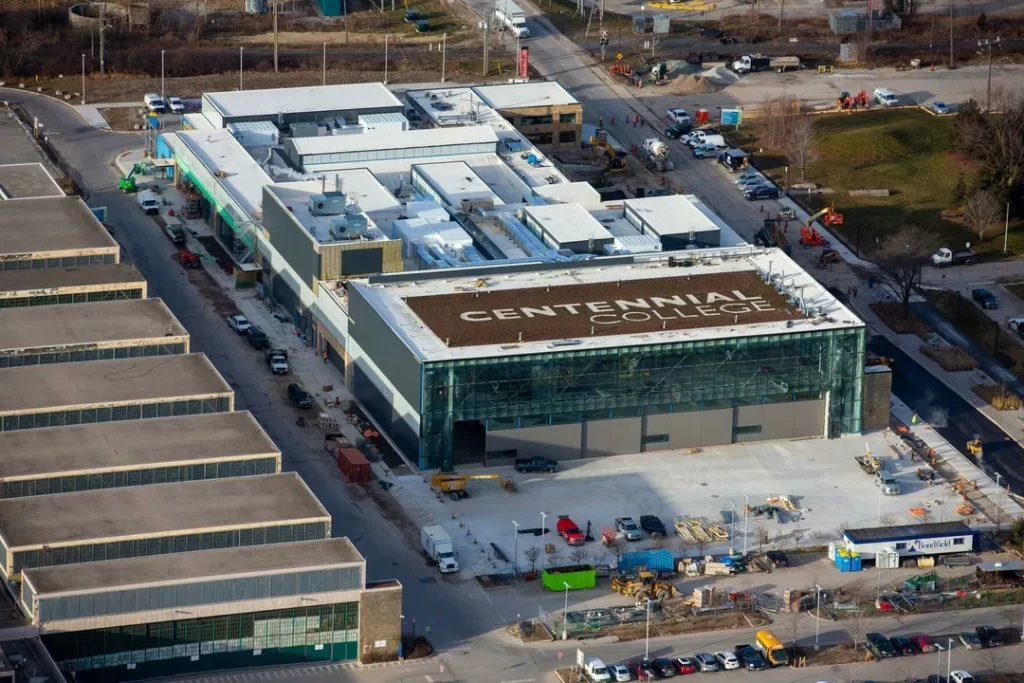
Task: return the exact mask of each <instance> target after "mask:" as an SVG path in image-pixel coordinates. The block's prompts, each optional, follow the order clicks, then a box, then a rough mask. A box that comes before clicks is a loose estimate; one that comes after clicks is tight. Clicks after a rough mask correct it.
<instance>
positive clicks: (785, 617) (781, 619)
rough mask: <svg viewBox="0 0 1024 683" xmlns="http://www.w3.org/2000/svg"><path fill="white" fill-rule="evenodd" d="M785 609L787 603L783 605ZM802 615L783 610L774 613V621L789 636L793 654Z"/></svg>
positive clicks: (794, 654) (787, 606)
mask: <svg viewBox="0 0 1024 683" xmlns="http://www.w3.org/2000/svg"><path fill="white" fill-rule="evenodd" d="M784 608H785V609H788V608H789V605H784ZM802 616H803V615H801V614H800V612H798V611H797V612H783V613H781V614H777V615H775V621H776V623H778V624H779V626H781V627H782V629H783V633H785V634H786V635H788V636H789V642H790V643H792V648H793V656H794V657H795V656H796V641H797V638H798V637H799V636H800V624H801V617H802Z"/></svg>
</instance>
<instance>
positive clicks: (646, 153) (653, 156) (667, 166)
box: [640, 138, 672, 171]
mask: <svg viewBox="0 0 1024 683" xmlns="http://www.w3.org/2000/svg"><path fill="white" fill-rule="evenodd" d="M640 151H641V152H642V153H643V157H644V163H646V164H647V166H648V167H649V168H651V169H653V170H656V171H671V170H672V162H671V161H669V160H668V145H667V144H665V143H664V142H662V141H661V140H659V139H658V138H647V139H646V140H644V141H643V142H642V143H641V144H640Z"/></svg>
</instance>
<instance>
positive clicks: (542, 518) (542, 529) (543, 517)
mask: <svg viewBox="0 0 1024 683" xmlns="http://www.w3.org/2000/svg"><path fill="white" fill-rule="evenodd" d="M547 521H548V513H546V512H542V513H540V543H541V545H542V546H543V545H544V534H545V533H547V527H546V526H545V524H547ZM546 564H547V553H544V559H542V560H541V562H540V566H541V567H542V568H543V567H544V566H545V565H546Z"/></svg>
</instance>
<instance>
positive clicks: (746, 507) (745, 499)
mask: <svg viewBox="0 0 1024 683" xmlns="http://www.w3.org/2000/svg"><path fill="white" fill-rule="evenodd" d="M749 509H750V496H748V495H747V494H745V493H744V494H743V555H744V557H746V555H747V536H749V535H750V534H749V533H748V532H747V510H749Z"/></svg>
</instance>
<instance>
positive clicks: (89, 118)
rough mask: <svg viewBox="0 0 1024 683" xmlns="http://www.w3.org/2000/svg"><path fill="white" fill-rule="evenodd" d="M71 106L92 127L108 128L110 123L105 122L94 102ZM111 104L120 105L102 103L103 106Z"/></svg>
mask: <svg viewBox="0 0 1024 683" xmlns="http://www.w3.org/2000/svg"><path fill="white" fill-rule="evenodd" d="M71 106H72V107H74V108H75V111H77V112H78V113H79V114H80V115H81V116H82V118H83V119H85V122H86V123H87V124H89V125H90V126H92V127H93V128H99V129H100V130H110V124H109V123H107V120H106V119H105V118H103V114H101V113H100V109H99V105H96V104H73V105H71ZM111 106H120V105H109V104H104V105H103V107H104V108H107V107H111ZM124 106H134V105H124Z"/></svg>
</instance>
